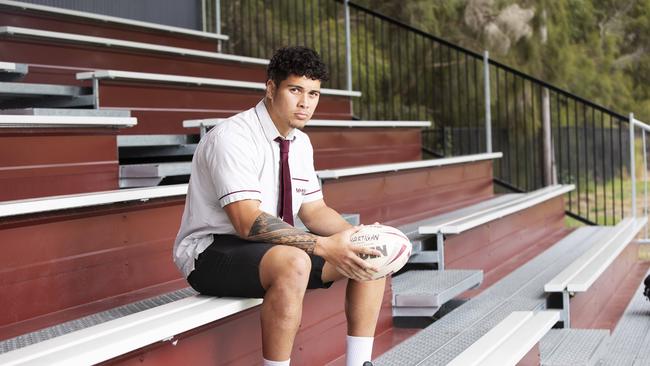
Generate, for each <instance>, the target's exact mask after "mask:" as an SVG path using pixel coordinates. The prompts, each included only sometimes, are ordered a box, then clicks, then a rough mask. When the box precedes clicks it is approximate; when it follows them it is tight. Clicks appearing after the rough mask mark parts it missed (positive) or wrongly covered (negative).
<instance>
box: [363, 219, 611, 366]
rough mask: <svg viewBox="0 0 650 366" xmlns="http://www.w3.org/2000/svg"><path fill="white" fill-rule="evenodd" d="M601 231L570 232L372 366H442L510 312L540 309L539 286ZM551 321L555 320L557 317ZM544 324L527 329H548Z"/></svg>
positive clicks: (543, 302)
mask: <svg viewBox="0 0 650 366" xmlns="http://www.w3.org/2000/svg"><path fill="white" fill-rule="evenodd" d="M603 230H604V229H603V228H599V227H584V228H580V229H577V230H575V231H574V232H572V233H571V234H569V235H568V236H566V237H564V238H563V239H561V240H559V241H558V242H556V243H555V244H554V245H553V246H552V247H550V248H549V249H547V250H546V251H544V252H542V253H541V254H540V255H538V256H536V257H535V258H533V259H532V260H530V261H528V262H527V263H526V264H524V265H523V266H521V267H519V268H517V269H516V270H514V271H513V272H511V273H510V274H509V275H507V276H505V277H504V278H502V279H501V280H499V281H498V282H496V283H495V284H493V285H492V286H490V287H489V288H487V289H485V290H484V291H483V292H481V293H480V294H479V295H478V296H476V297H473V298H472V299H470V300H469V301H467V302H465V303H464V304H462V305H460V306H459V307H457V308H456V309H454V310H453V311H452V312H451V313H449V314H447V315H445V316H444V317H442V318H440V319H439V320H437V321H436V322H434V323H433V324H431V325H429V326H428V327H426V328H425V329H423V330H422V331H420V332H419V333H418V334H416V335H414V336H412V337H411V338H409V339H407V340H406V341H404V342H402V343H401V344H399V345H397V346H396V347H394V348H392V349H391V350H389V351H388V352H386V353H385V354H383V355H382V356H380V357H379V358H378V359H377V360H376V361H375V365H377V366H382V365H407V364H408V365H411V364H418V365H446V364H448V363H449V362H452V360H454V359H455V358H456V357H458V356H459V355H461V354H462V353H463V352H464V351H465V350H466V349H467V348H468V347H469V346H471V345H472V344H474V343H475V342H477V341H478V340H479V339H481V338H482V337H484V336H485V335H486V334H487V333H488V332H489V331H490V330H491V329H493V328H495V327H496V326H497V325H498V324H499V323H501V322H502V321H503V320H504V319H506V318H507V317H508V316H510V314H511V313H512V312H515V311H524V312H537V311H539V310H544V309H546V305H547V303H546V301H547V300H546V296H545V292H544V289H543V288H544V284H545V283H546V282H547V281H548V280H550V279H551V278H553V277H554V276H556V275H557V273H559V272H561V271H562V270H563V269H564V268H566V266H567V265H569V264H570V263H571V262H572V261H573V260H575V259H576V258H578V257H579V256H580V255H581V254H582V253H583V252H584V251H585V250H587V249H588V247H589V240H590V239H591V240H593V239H595V238H598V237H599V236H600V235H602V234H603V233H604V231H603ZM556 314H558V312H557V310H556ZM557 316H558V318H557V319H558V320H559V314H558V315H557ZM547 324H548V323H545V325H544V326H543V327H534V328H533V330H537V331H544V329H546V330H548V328H550V327H547ZM526 351H527V350H526ZM524 353H525V352H524ZM519 354H521V352H519Z"/></svg>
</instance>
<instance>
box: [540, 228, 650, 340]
mask: <svg viewBox="0 0 650 366" xmlns="http://www.w3.org/2000/svg"><path fill="white" fill-rule="evenodd" d="M646 224H647V218H646V217H640V218H626V219H623V220H621V222H619V223H618V224H617V225H616V226H614V227H605V229H604V230H605V232H604V233H603V235H601V236H600V237H598V238H597V240H594V241H592V242H590V243H589V244H591V247H590V248H589V250H588V251H586V252H585V253H584V254H583V255H581V256H580V258H578V259H576V260H575V261H574V262H573V263H571V264H570V265H569V266H567V267H566V268H565V269H564V270H563V271H562V272H561V273H559V274H558V275H557V276H555V277H554V278H553V279H552V280H550V281H549V282H548V283H546V284H545V285H544V290H545V291H546V292H547V293H549V296H550V297H552V298H550V299H549V302H551V303H557V304H561V309H562V313H561V314H562V322H563V324H564V327H565V328H570V327H571V316H570V298H571V295H572V294H575V293H578V292H586V291H587V290H589V287H590V286H591V285H592V284H593V283H594V282H596V280H597V279H598V278H599V276H600V275H601V274H602V273H603V272H604V271H605V270H606V269H607V268H608V266H609V265H610V264H611V263H612V262H613V261H614V260H615V259H616V257H617V256H618V255H619V254H620V253H621V252H622V251H623V250H624V249H625V247H626V246H627V245H628V244H629V243H630V242H631V241H632V240H633V239H634V238H635V237H636V236H637V235H638V233H639V231H640V230H641V229H642V228H643V227H644V226H645V225H646ZM560 296H561V301H558V299H557V298H558V297H560Z"/></svg>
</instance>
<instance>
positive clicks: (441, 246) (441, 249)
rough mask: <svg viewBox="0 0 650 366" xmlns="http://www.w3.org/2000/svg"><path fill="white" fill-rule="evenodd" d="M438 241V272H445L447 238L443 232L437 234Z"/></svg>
mask: <svg viewBox="0 0 650 366" xmlns="http://www.w3.org/2000/svg"><path fill="white" fill-rule="evenodd" d="M436 240H437V243H438V270H439V271H444V270H445V236H444V235H443V234H442V232H440V231H439V232H438V234H436Z"/></svg>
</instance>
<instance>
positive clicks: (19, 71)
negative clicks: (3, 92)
mask: <svg viewBox="0 0 650 366" xmlns="http://www.w3.org/2000/svg"><path fill="white" fill-rule="evenodd" d="M28 72H29V66H28V65H27V64H18V63H14V62H0V80H15V79H20V78H22V77H24V76H25V75H27V73H28Z"/></svg>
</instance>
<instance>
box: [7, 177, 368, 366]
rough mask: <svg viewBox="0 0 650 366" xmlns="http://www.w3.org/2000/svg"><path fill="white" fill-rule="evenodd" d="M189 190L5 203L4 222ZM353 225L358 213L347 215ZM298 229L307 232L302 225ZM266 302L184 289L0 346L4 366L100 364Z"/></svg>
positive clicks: (159, 189) (176, 188) (165, 189)
mask: <svg viewBox="0 0 650 366" xmlns="http://www.w3.org/2000/svg"><path fill="white" fill-rule="evenodd" d="M186 193H187V185H186V184H181V185H172V186H165V187H152V188H140V189H127V190H117V191H107V192H97V193H90V194H80V195H66V196H58V197H45V198H40V199H29V200H19V201H12V202H3V203H0V218H8V217H13V216H20V215H30V214H42V213H45V212H49V211H60V210H75V209H80V208H87V207H97V206H101V205H111V204H120V203H126V202H130V201H142V202H146V201H148V200H151V199H159V198H169V197H178V196H182V195H185V194H186ZM342 216H343V217H344V218H345V219H346V220H347V221H348V222H350V223H351V224H354V225H357V224H358V223H359V216H358V215H355V214H345V215H342ZM296 226H297V227H299V228H302V229H305V227H304V226H303V225H301V223H300V222H299V221H298V222H297V225H296ZM261 302H262V301H261V299H241V298H217V297H209V296H201V295H198V294H197V293H196V292H195V291H194V290H192V289H191V288H189V287H188V288H184V289H180V290H176V291H173V292H169V293H165V294H162V295H159V296H155V297H152V298H148V299H145V300H141V301H137V302H134V303H129V304H126V305H121V306H118V307H115V308H112V309H109V310H105V311H101V312H98V313H94V314H91V315H88V316H85V317H82V318H79V319H75V320H71V321H67V322H64V323H60V324H57V325H54V326H51V327H48V328H44V329H40V330H37V331H35V332H31V333H27V334H23V335H20V336H17V337H14V338H10V339H7V340H3V341H0V364H2V365H34V364H37V365H77V364H96V363H101V362H104V361H107V360H110V359H113V358H115V357H118V356H121V355H124V354H127V353H129V352H131V351H134V350H137V349H139V348H142V347H145V346H148V345H152V344H155V343H159V342H172V343H173V342H175V341H176V339H177V338H176V336H178V335H180V334H182V333H184V332H187V331H191V330H193V329H196V328H199V327H201V326H203V325H206V324H208V323H212V322H214V321H216V320H219V319H222V318H225V317H228V316H230V315H233V314H236V313H238V312H241V311H244V310H246V309H249V308H252V307H255V306H257V305H259V304H261Z"/></svg>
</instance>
